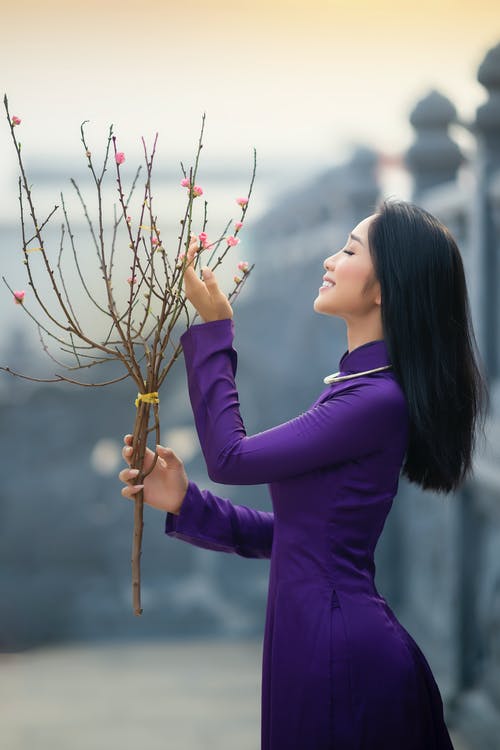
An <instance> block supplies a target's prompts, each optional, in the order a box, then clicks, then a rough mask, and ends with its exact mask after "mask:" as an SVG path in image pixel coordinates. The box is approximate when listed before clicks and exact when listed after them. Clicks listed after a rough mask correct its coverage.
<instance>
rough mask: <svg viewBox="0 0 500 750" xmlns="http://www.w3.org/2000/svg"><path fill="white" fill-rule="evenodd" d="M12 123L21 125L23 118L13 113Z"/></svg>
mask: <svg viewBox="0 0 500 750" xmlns="http://www.w3.org/2000/svg"><path fill="white" fill-rule="evenodd" d="M12 124H13V125H20V124H21V120H20V119H19V117H16V116H15V115H13V117H12Z"/></svg>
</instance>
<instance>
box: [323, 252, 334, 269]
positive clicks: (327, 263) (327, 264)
mask: <svg viewBox="0 0 500 750" xmlns="http://www.w3.org/2000/svg"><path fill="white" fill-rule="evenodd" d="M334 257H335V255H329V256H328V258H325V261H324V263H323V268H324V269H325V271H331V270H333V266H334V264H333V259H334Z"/></svg>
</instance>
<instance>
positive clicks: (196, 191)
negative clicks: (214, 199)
mask: <svg viewBox="0 0 500 750" xmlns="http://www.w3.org/2000/svg"><path fill="white" fill-rule="evenodd" d="M193 195H194V197H195V198H197V197H198V196H199V195H203V188H201V187H200V186H199V185H195V186H194V188H193Z"/></svg>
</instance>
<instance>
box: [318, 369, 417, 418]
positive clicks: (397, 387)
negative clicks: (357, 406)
mask: <svg viewBox="0 0 500 750" xmlns="http://www.w3.org/2000/svg"><path fill="white" fill-rule="evenodd" d="M347 394H353V395H354V396H356V397H357V398H359V399H365V400H367V401H372V402H373V401H376V402H384V404H385V405H386V406H388V407H393V408H395V409H401V410H403V411H407V409H408V404H407V401H406V396H405V393H404V391H403V388H402V387H401V384H400V383H399V382H398V380H397V379H396V376H395V375H394V373H393V372H392V371H390V370H386V371H381V372H374V373H370V374H369V375H359V376H357V377H353V378H347V379H346V380H342V381H339V382H337V383H332V384H331V386H330V392H329V393H328V396H327V397H329V398H332V399H335V398H339V397H342V395H347Z"/></svg>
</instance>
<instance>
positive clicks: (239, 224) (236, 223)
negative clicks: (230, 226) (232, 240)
mask: <svg viewBox="0 0 500 750" xmlns="http://www.w3.org/2000/svg"><path fill="white" fill-rule="evenodd" d="M242 226H243V222H242V221H237V222H235V224H234V228H235V229H236V231H238V229H241V227H242Z"/></svg>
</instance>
